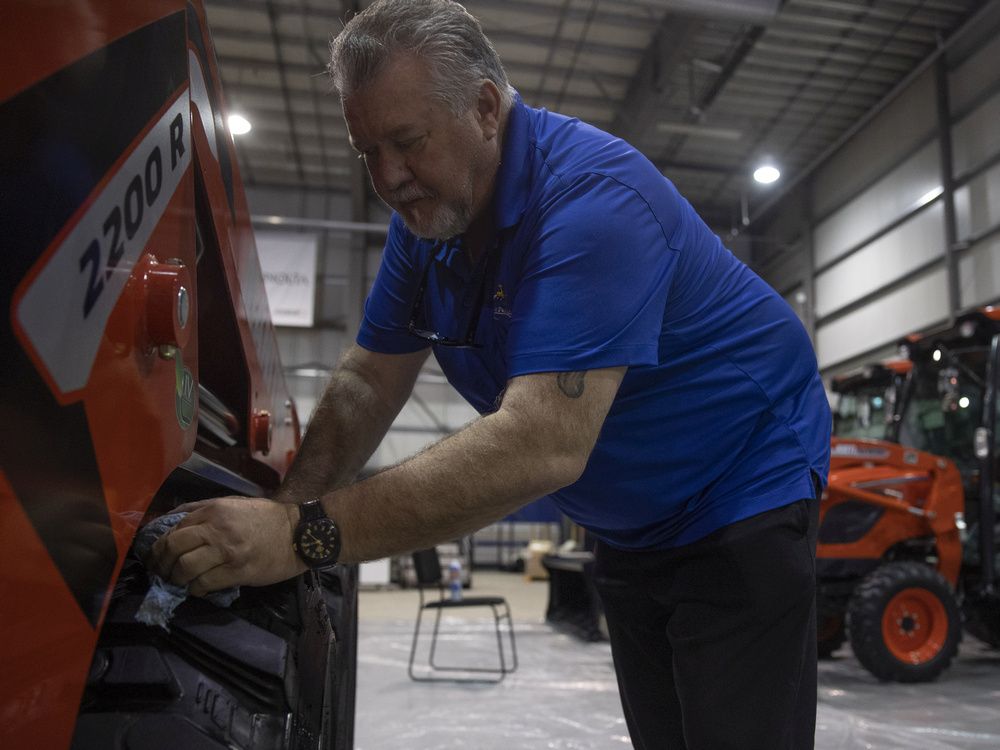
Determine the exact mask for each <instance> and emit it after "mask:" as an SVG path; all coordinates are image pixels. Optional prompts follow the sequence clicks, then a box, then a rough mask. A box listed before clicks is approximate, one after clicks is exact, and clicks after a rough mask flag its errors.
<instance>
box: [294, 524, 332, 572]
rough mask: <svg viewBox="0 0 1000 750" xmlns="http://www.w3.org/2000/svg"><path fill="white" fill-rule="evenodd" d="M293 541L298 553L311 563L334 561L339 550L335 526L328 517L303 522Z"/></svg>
mask: <svg viewBox="0 0 1000 750" xmlns="http://www.w3.org/2000/svg"><path fill="white" fill-rule="evenodd" d="M295 543H296V547H297V548H298V551H299V554H300V555H302V557H303V559H305V561H306V562H307V563H309V564H312V565H315V564H322V563H333V562H336V560H337V553H338V552H339V551H340V536H339V534H338V532H337V526H336V524H334V523H333V521H331V520H330V519H328V518H322V519H319V520H316V521H308V522H306V523H304V524H303V525H302V526H301V527H300V530H299V534H298V538H297V539H296V542H295Z"/></svg>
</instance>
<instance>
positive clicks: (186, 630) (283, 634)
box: [0, 0, 356, 750]
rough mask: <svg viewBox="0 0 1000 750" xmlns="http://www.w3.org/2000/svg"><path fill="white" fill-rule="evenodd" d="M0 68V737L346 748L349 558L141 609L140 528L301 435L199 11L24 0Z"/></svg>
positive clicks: (162, 4) (289, 450) (12, 12)
mask: <svg viewBox="0 0 1000 750" xmlns="http://www.w3.org/2000/svg"><path fill="white" fill-rule="evenodd" d="M0 60H2V69H3V70H4V75H3V77H2V78H0V153H2V155H3V158H2V164H3V168H2V170H0V237H2V242H3V244H4V253H3V274H2V283H0V297H2V299H3V302H4V307H3V309H4V324H3V326H2V327H0V336H2V339H0V356H2V362H3V364H2V367H0V384H2V386H0V414H2V417H3V424H4V427H5V429H4V435H3V438H2V440H0V582H2V585H0V674H2V675H3V677H2V680H0V747H3V748H5V750H23V749H25V748H29V747H30V748H45V750H50V749H51V750H61V749H62V748H69V747H74V748H91V747H93V748H102V750H103V749H104V748H117V747H129V748H145V747H149V748H154V747H155V748H159V747H190V748H195V747H197V748H214V747H218V748H224V747H225V748H233V747H237V748H277V747H281V748H285V747H288V748H292V747H294V748H320V747H323V748H326V747H330V748H333V747H338V748H341V747H343V748H346V747H350V746H351V734H352V731H353V698H354V634H355V627H356V609H355V601H356V588H355V582H356V571H354V570H353V569H349V568H345V569H339V570H338V571H337V572H336V573H334V574H324V577H323V579H322V580H321V579H320V578H318V577H316V576H314V575H309V576H304V577H301V578H299V579H295V580H293V581H290V582H286V583H285V584H281V585H278V586H274V587H268V588H264V589H249V590H245V591H244V595H243V596H242V597H241V598H240V599H239V600H238V601H237V603H236V605H234V607H233V608H232V609H229V610H222V609H218V608H215V607H213V606H211V605H209V604H207V603H206V602H204V601H201V600H191V601H188V602H185V603H184V604H183V605H181V607H180V608H179V609H178V611H177V614H176V617H175V620H174V621H173V622H172V623H171V629H170V631H169V632H167V631H162V630H159V629H157V628H149V627H147V626H144V625H140V624H138V623H137V622H135V620H134V612H135V610H136V608H137V606H138V603H139V602H140V601H141V598H142V595H143V593H144V591H145V588H146V586H147V585H148V582H147V579H146V574H145V571H144V569H143V568H142V565H141V564H140V563H139V562H138V560H136V559H135V557H134V555H133V554H132V553H131V552H130V548H131V543H132V540H133V536H134V535H135V532H136V530H137V528H138V527H139V526H140V525H141V524H142V523H143V522H145V521H148V520H149V519H150V518H152V517H155V516H157V515H160V514H162V513H165V512H169V511H170V510H171V509H172V508H173V507H175V506H176V505H177V504H179V503H180V502H184V501H187V500H191V499H198V498H202V497H211V496H215V495H223V494H229V495H232V494H244V495H266V494H268V493H269V492H272V491H273V490H274V489H275V488H276V487H277V486H278V484H279V482H280V480H281V477H282V475H283V473H284V472H285V470H286V469H287V468H288V466H289V463H290V461H291V459H292V457H293V455H294V451H295V449H296V448H297V445H298V441H299V425H298V418H297V415H296V412H295V407H294V404H293V402H292V400H291V399H290V397H289V394H288V391H287V388H286V385H285V382H284V377H283V373H282V369H281V363H280V360H279V356H278V349H277V342H276V339H275V335H274V331H273V327H272V325H271V322H270V317H269V312H268V306H267V300H266V296H265V291H264V282H263V278H262V275H261V271H260V266H259V263H258V260H257V255H256V249H255V244H254V237H253V231H252V228H251V225H250V219H249V211H248V208H247V202H246V198H245V195H244V191H243V187H242V183H241V180H240V173H239V168H238V165H237V161H236V153H235V150H234V147H233V142H232V138H231V135H230V134H229V131H228V129H227V127H226V124H225V117H224V115H225V111H226V109H225V99H224V97H223V93H222V88H221V81H220V76H219V71H218V68H217V64H216V60H215V54H214V50H213V47H212V42H211V38H210V35H209V33H208V27H207V24H206V18H205V13H204V8H203V7H202V5H201V3H200V2H182V1H180V0H150V1H148V2H141V3H135V2H124V1H113V0H108V1H107V2H99V3H93V2H83V1H82V0H81V1H79V2H65V3H44V4H43V3H37V2H31V1H30V0H26V1H22V0H14V2H13V3H7V4H5V14H4V24H2V25H0ZM317 604H321V605H325V606H317ZM164 743H166V744H164Z"/></svg>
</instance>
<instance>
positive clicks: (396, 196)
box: [389, 185, 434, 203]
mask: <svg viewBox="0 0 1000 750" xmlns="http://www.w3.org/2000/svg"><path fill="white" fill-rule="evenodd" d="M433 197H434V194H433V193H431V192H428V191H427V190H424V189H423V188H420V187H417V186H416V185H407V186H403V187H401V188H399V189H397V190H393V191H392V192H391V193H389V200H390V201H391V202H393V203H409V202H410V201H415V200H419V199H420V198H433Z"/></svg>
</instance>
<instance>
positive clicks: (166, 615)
mask: <svg viewBox="0 0 1000 750" xmlns="http://www.w3.org/2000/svg"><path fill="white" fill-rule="evenodd" d="M186 515H187V513H170V514H169V515H166V516H160V517H159V518H157V519H156V520H155V521H150V522H149V523H147V524H146V525H145V526H143V527H142V528H141V529H139V532H138V533H137V534H136V536H135V542H134V547H135V551H136V553H137V554H138V555H139V559H141V560H145V559H146V558H147V557H148V556H149V552H150V550H152V549H153V544H154V543H155V542H156V540H157V539H159V538H160V537H161V536H163V535H164V534H166V533H167V532H169V531H170V530H171V529H173V528H174V526H176V525H177V524H179V523H180V522H181V520H182V519H183V518H184V516H186ZM149 580H150V586H149V591H148V592H147V593H146V598H145V599H143V600H142V604H141V605H140V606H139V611H137V612H136V613H135V619H136V620H138V621H139V622H141V623H144V624H146V625H159V626H160V627H161V628H163V629H164V630H166V631H169V630H170V628H169V627H167V623H168V622H170V618H172V617H173V616H174V610H175V609H177V605H178V604H180V603H181V602H182V601H184V600H185V599H187V597H188V587H187V586H178V585H176V584H173V583H170V582H168V581H164V580H163V579H162V578H160V577H159V576H158V575H156V574H155V573H150V575H149ZM239 595H240V587H239V586H233V587H232V588H228V589H223V590H222V591H213V592H212V593H211V594H208V595H206V596H205V599H207V600H208V601H210V602H211V603H212V604H214V605H216V606H217V607H228V606H229V605H230V604H232V603H233V602H234V601H236V599H237V598H238V597H239Z"/></svg>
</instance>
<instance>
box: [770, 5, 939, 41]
mask: <svg viewBox="0 0 1000 750" xmlns="http://www.w3.org/2000/svg"><path fill="white" fill-rule="evenodd" d="M781 26H782V28H785V27H788V28H795V27H798V26H804V27H818V28H823V29H833V30H839V31H843V30H844V29H850V31H851V33H852V34H858V35H861V36H874V37H885V36H892V37H894V38H896V39H901V40H903V41H906V42H914V43H916V44H921V45H928V44H934V43H935V41H936V39H937V37H936V32H937V29H934V28H928V27H911V26H910V25H909V21H907V26H905V27H903V28H896V26H895V25H894V24H892V23H887V22H885V21H875V20H872V19H868V18H865V19H863V20H861V21H858V20H855V19H852V18H844V17H837V18H831V17H829V16H820V15H817V14H815V13H794V12H792V11H785V12H783V13H782V14H781Z"/></svg>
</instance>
